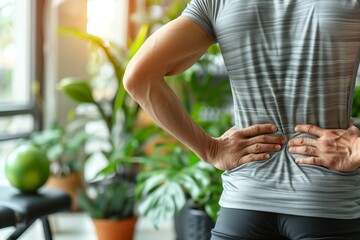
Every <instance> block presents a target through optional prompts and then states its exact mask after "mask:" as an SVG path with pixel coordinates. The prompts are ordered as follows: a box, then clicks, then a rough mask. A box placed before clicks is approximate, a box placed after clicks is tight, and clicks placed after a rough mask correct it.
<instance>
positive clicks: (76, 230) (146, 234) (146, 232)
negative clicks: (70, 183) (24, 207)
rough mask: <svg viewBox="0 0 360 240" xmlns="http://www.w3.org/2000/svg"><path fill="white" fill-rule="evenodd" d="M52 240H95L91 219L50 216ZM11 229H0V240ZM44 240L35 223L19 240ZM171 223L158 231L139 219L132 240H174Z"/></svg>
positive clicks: (68, 215) (81, 215) (59, 215)
mask: <svg viewBox="0 0 360 240" xmlns="http://www.w3.org/2000/svg"><path fill="white" fill-rule="evenodd" d="M50 224H51V226H52V231H53V240H97V237H96V234H95V229H94V227H93V225H92V222H91V219H90V217H89V216H88V215H86V214H85V213H60V214H55V215H53V216H51V218H50ZM12 231H14V228H13V227H9V228H4V229H0V239H6V238H7V237H8V236H9V235H10V233H11V232H12ZM35 239H36V240H44V239H45V238H44V235H43V231H42V225H41V222H39V221H38V222H35V223H34V224H33V225H32V226H31V227H30V228H29V229H28V230H27V231H26V232H25V233H24V234H23V235H22V236H21V238H19V240H35ZM175 239H176V237H175V233H174V231H173V222H169V223H167V224H165V225H163V226H162V227H161V228H160V229H159V230H155V228H154V227H153V226H152V225H151V224H150V223H149V222H148V221H146V220H145V219H141V218H140V219H139V220H138V222H137V226H136V234H135V238H134V240H175Z"/></svg>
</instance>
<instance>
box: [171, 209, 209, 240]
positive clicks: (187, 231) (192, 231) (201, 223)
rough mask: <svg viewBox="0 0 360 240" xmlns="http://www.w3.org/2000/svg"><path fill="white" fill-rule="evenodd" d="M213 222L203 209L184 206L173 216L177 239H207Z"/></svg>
mask: <svg viewBox="0 0 360 240" xmlns="http://www.w3.org/2000/svg"><path fill="white" fill-rule="evenodd" d="M214 225H215V224H214V222H213V221H212V220H211V218H210V217H209V216H208V215H207V214H206V212H205V211H203V210H200V209H196V208H192V207H191V206H189V205H187V206H185V207H184V208H183V209H182V210H181V211H180V213H179V214H178V215H177V216H176V217H175V232H176V239H177V240H209V239H210V238H211V230H212V229H213V228H214Z"/></svg>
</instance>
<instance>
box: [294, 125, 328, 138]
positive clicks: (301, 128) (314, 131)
mask: <svg viewBox="0 0 360 240" xmlns="http://www.w3.org/2000/svg"><path fill="white" fill-rule="evenodd" d="M295 131H296V132H301V133H308V134H311V135H315V136H317V137H321V136H322V135H323V134H324V133H325V131H326V130H325V129H322V128H319V127H317V126H314V125H310V124H304V125H297V126H296V127H295Z"/></svg>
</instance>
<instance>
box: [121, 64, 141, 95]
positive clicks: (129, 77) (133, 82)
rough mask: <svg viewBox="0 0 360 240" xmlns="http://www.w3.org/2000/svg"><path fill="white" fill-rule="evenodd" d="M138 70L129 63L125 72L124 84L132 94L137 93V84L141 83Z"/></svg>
mask: <svg viewBox="0 0 360 240" xmlns="http://www.w3.org/2000/svg"><path fill="white" fill-rule="evenodd" d="M137 72H138V71H137V70H136V68H135V67H134V66H132V65H131V64H130V63H129V65H128V66H127V68H126V70H125V73H124V77H123V85H124V88H125V90H126V91H127V92H128V93H129V94H130V95H131V96H133V95H135V92H136V91H137V88H136V86H137V85H139V84H138V83H137V82H138V81H139V76H138V75H139V74H138V73H137Z"/></svg>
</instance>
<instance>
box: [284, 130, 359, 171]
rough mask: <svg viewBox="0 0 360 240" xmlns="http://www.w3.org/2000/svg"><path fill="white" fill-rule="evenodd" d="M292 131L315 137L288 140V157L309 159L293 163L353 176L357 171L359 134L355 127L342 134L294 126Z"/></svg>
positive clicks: (340, 132)
mask: <svg viewBox="0 0 360 240" xmlns="http://www.w3.org/2000/svg"><path fill="white" fill-rule="evenodd" d="M295 131H296V132H300V133H307V134H311V135H314V136H317V137H318V138H317V139H312V138H307V137H299V138H293V139H291V140H289V142H288V146H289V152H290V153H294V154H303V155H308V156H309V157H305V158H298V159H296V163H298V164H311V165H319V166H323V167H327V168H330V169H335V170H337V171H341V172H352V171H354V170H356V169H357V168H359V167H360V142H359V141H360V130H359V129H358V128H357V127H355V126H351V127H350V128H348V129H347V130H343V129H323V128H320V127H317V126H314V125H297V126H296V127H295Z"/></svg>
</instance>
